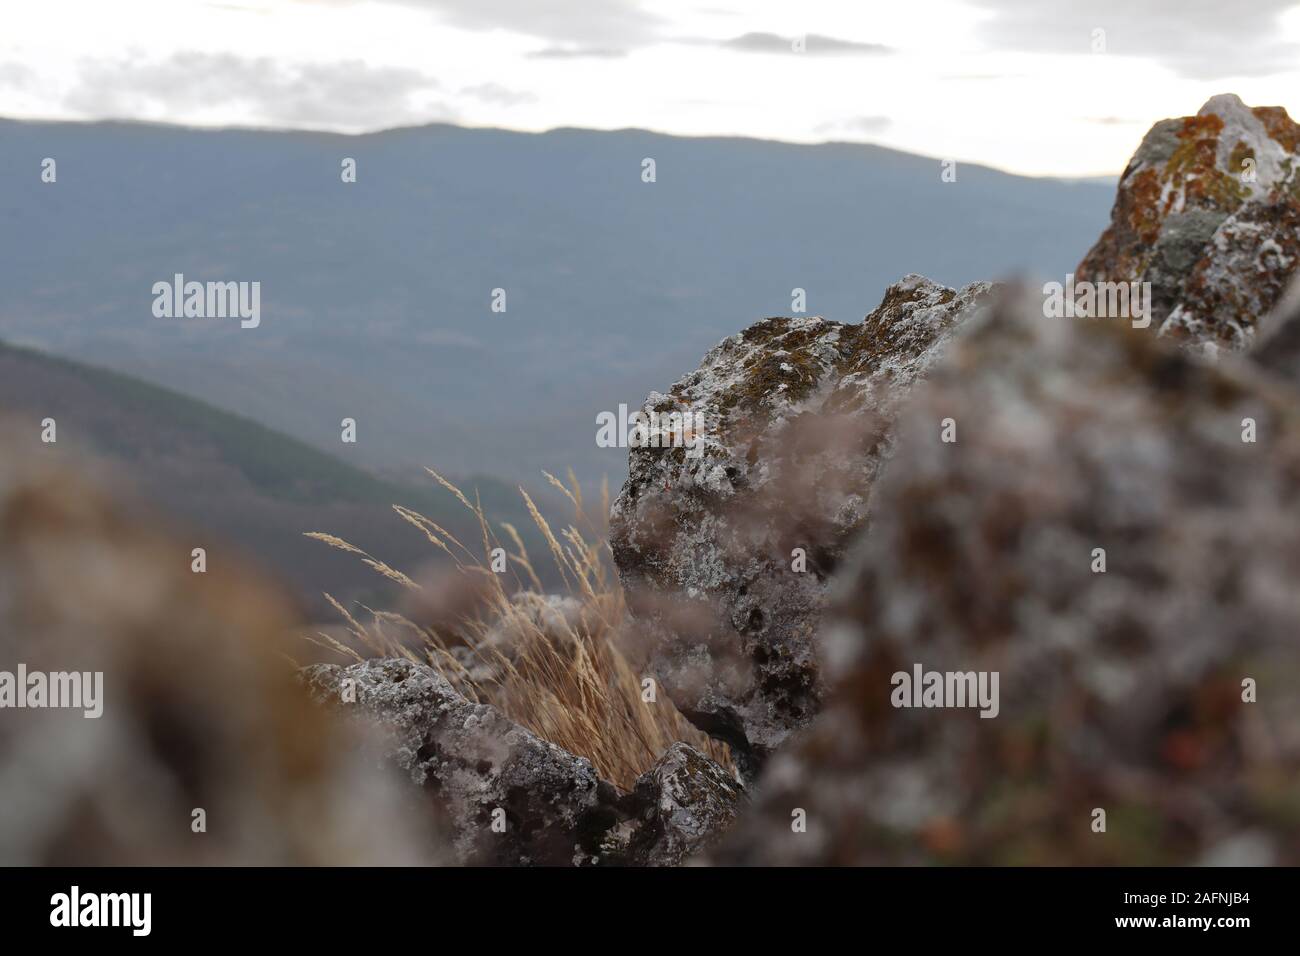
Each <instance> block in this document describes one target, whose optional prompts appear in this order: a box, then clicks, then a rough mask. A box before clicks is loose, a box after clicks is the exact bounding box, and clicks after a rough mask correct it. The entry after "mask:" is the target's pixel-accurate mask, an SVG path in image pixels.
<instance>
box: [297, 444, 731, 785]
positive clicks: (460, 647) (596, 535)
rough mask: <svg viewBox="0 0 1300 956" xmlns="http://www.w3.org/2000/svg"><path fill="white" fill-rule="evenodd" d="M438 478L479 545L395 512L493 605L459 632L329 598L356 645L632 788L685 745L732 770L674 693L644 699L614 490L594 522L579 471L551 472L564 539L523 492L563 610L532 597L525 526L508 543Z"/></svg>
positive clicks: (337, 645)
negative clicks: (498, 554)
mask: <svg viewBox="0 0 1300 956" xmlns="http://www.w3.org/2000/svg"><path fill="white" fill-rule="evenodd" d="M429 474H430V475H431V476H432V477H433V478H434V479H435V480H436V481H437V482H438V483H439V484H441V485H442V486H443V487H444V488H446V489H447V490H448V491H449V492H450V493H451V494H453V495H454V496H455V497H456V499H457V500H458V501H460V503H461V504H462V505H463V506H464V507H466V508H467V509H469V511H470V512H471V513H472V514H473V515H474V516H475V518H476V520H477V524H478V527H479V530H480V534H481V540H480V541H477V542H475V548H474V549H471V548H470V547H467V546H466V545H465V544H463V543H462V542H460V541H459V540H458V539H457V538H456V536H455V535H453V534H452V533H451V532H449V531H447V529H445V528H442V527H440V526H439V525H438V524H436V523H435V522H434V521H432V520H430V519H429V518H426V517H425V516H423V515H421V514H418V513H416V512H414V511H411V510H410V509H408V508H403V507H401V506H400V505H395V506H394V510H395V511H396V512H397V514H398V515H399V516H400V517H401V518H402V519H403V520H405V521H406V522H408V523H409V524H411V525H413V526H414V527H416V528H418V529H419V530H420V531H421V532H422V533H424V534H425V535H426V536H427V537H428V539H429V541H430V542H431V543H432V544H433V545H434V546H435V547H437V548H438V549H439V550H441V551H443V552H444V553H445V554H446V555H447V556H449V557H450V558H451V560H452V562H453V563H454V566H455V573H456V574H459V575H462V576H464V584H465V587H466V588H467V589H470V590H477V591H479V592H481V594H482V598H483V600H482V602H481V603H480V605H479V607H478V610H477V611H476V612H475V613H473V614H472V615H468V616H464V617H462V618H460V619H459V621H458V622H457V623H456V624H455V626H454V627H450V628H449V627H448V626H447V625H446V624H445V623H444V624H442V625H440V626H434V625H420V624H416V623H415V622H413V621H411V620H410V619H409V618H408V617H406V616H404V615H402V614H398V613H395V612H392V611H376V610H372V609H370V608H365V611H366V613H367V615H368V616H369V622H368V623H362V622H361V621H359V620H357V617H356V616H355V615H353V614H352V613H350V612H349V611H348V610H347V609H346V608H344V607H343V606H342V605H341V604H340V603H339V602H338V601H336V600H335V599H334V598H333V597H331V596H330V595H328V594H327V595H326V597H327V598H328V599H329V601H330V602H331V604H333V605H334V607H335V608H336V609H337V610H338V612H339V614H340V615H341V616H342V618H343V620H344V621H345V623H346V626H347V630H348V632H349V633H350V634H351V635H352V637H353V638H354V640H355V641H356V643H357V646H358V647H360V648H362V649H363V650H367V651H369V652H370V653H371V654H375V655H380V656H390V657H391V656H400V657H406V658H409V659H411V660H415V661H418V662H420V663H426V664H429V665H431V666H433V667H435V668H437V669H438V671H439V672H441V673H442V674H443V676H444V677H446V678H447V679H448V680H449V681H450V682H451V683H452V685H453V686H455V687H456V688H457V689H458V690H460V692H461V693H463V694H464V695H465V696H466V697H468V698H470V699H471V700H475V701H478V702H480V703H486V704H491V705H492V706H494V707H496V708H497V709H498V710H500V711H501V712H502V713H504V714H505V715H507V716H508V717H510V718H511V719H512V720H514V721H515V722H517V723H519V724H521V725H523V726H524V727H527V728H528V729H529V730H531V731H532V732H533V733H535V734H537V735H538V736H540V737H542V738H544V739H546V740H549V741H551V742H552V743H555V744H558V745H559V746H561V747H563V748H565V749H566V750H568V751H570V752H571V753H574V754H578V755H579V756H582V757H586V758H587V759H588V760H590V761H591V762H592V764H593V765H594V766H595V767H596V770H597V772H599V774H600V775H601V776H602V777H603V778H604V779H606V780H609V781H610V782H612V783H614V784H616V785H618V786H619V787H622V788H624V789H630V788H631V786H632V784H633V783H634V782H635V780H636V778H637V776H638V775H639V774H641V773H643V772H644V771H646V770H648V769H649V768H650V767H651V766H652V765H653V764H654V763H655V761H656V760H658V759H659V757H660V756H661V755H662V754H663V752H664V751H665V750H666V749H667V748H668V747H669V746H670V745H671V744H673V743H674V742H676V741H679V740H680V741H685V742H686V743H689V744H691V745H692V746H693V747H696V748H697V749H699V750H701V751H702V752H704V753H707V754H709V755H710V756H711V757H712V758H713V759H714V760H717V761H718V762H719V763H720V764H722V765H723V766H724V767H727V768H728V769H729V770H732V771H733V772H734V766H733V764H732V762H731V755H730V753H729V752H728V750H727V748H726V747H725V746H724V745H722V744H720V743H716V742H714V741H712V740H710V739H709V738H708V737H706V736H705V735H704V734H702V733H701V732H700V731H699V730H697V729H695V728H694V727H693V726H692V725H691V724H690V723H689V722H688V721H687V720H686V719H685V718H684V717H682V715H681V714H680V713H678V712H677V710H676V709H675V708H674V707H673V705H672V702H671V701H669V700H668V699H667V698H666V697H664V696H663V695H662V694H659V695H657V697H658V699H657V700H656V701H654V702H650V703H647V702H643V701H642V687H641V681H642V678H643V674H642V673H641V671H640V670H639V668H638V666H637V665H636V663H635V662H634V659H633V655H631V654H630V653H629V651H630V647H629V642H628V641H627V640H626V639H625V633H624V629H625V627H626V621H627V609H626V606H625V604H624V600H623V590H622V588H621V587H620V585H619V582H618V575H617V574H615V573H614V572H613V569H612V566H611V564H610V559H611V556H610V554H609V545H608V537H607V529H606V527H605V516H607V515H608V514H609V487H608V485H607V484H604V485H602V487H601V501H600V509H599V511H598V512H597V514H598V517H597V518H595V519H593V518H592V516H591V515H590V514H589V513H588V512H587V509H586V508H585V506H584V502H583V497H582V489H581V487H580V486H579V484H578V482H577V480H576V479H575V478H574V476H573V473H572V472H570V473H569V475H568V478H569V484H568V485H567V486H566V485H565V484H564V483H563V482H561V481H560V480H559V479H557V478H556V477H554V476H553V475H550V474H547V475H546V478H547V481H549V482H550V483H551V484H552V485H553V486H555V487H556V488H557V489H559V491H561V492H562V493H563V494H564V496H565V497H566V498H567V499H568V500H569V502H570V503H571V504H572V505H573V510H574V521H573V523H572V524H570V525H569V526H568V527H567V528H564V529H563V530H562V531H561V532H560V534H559V535H558V536H557V535H556V534H555V532H554V530H553V529H552V528H551V525H550V523H549V522H547V520H546V519H545V517H543V515H542V514H541V512H540V511H539V510H538V509H537V506H536V505H535V504H534V503H533V500H532V498H531V497H529V495H528V493H527V492H526V491H524V490H523V489H522V488H520V489H519V492H520V494H521V495H523V499H524V503H525V505H526V506H527V508H528V513H529V515H530V516H531V517H532V519H533V522H534V523H535V524H536V525H537V528H538V530H539V531H540V532H541V535H542V538H543V540H544V541H545V542H546V545H547V549H548V551H549V553H550V558H551V560H552V561H553V562H554V564H555V566H556V568H557V569H558V571H559V574H560V576H561V578H562V579H563V581H564V585H565V589H566V591H567V596H568V598H569V600H567V601H565V602H563V611H560V610H556V609H555V608H554V607H553V606H550V605H547V604H546V603H545V601H544V600H542V599H540V598H536V597H533V596H532V595H529V594H528V593H526V592H533V595H541V594H543V593H544V589H543V587H542V583H541V581H540V579H539V577H538V575H537V573H536V570H535V567H534V565H533V563H532V560H531V558H530V557H529V555H528V551H527V549H526V548H525V546H524V542H523V539H522V537H521V536H520V535H519V533H518V531H517V530H516V529H515V528H513V527H511V526H510V525H509V524H505V523H503V524H502V525H501V528H502V531H503V532H504V534H505V537H506V539H508V543H509V547H508V546H507V545H506V544H503V543H502V541H501V540H500V539H499V538H498V536H497V534H496V533H495V531H493V529H492V527H491V525H490V524H489V522H488V519H487V516H486V515H485V514H484V513H483V508H482V506H481V505H480V504H479V503H478V502H477V501H474V502H471V501H470V500H469V498H467V497H466V496H465V494H464V493H462V492H461V490H460V489H459V488H457V487H456V486H455V485H453V484H452V483H451V482H449V481H447V480H446V479H445V478H443V477H442V476H441V475H439V474H438V473H437V472H435V471H433V470H432V469H429ZM581 529H586V533H585V534H584V532H583V530H581ZM307 536H308V537H310V538H314V539H316V540H318V541H322V542H323V543H325V544H327V545H329V546H330V547H333V548H337V549H339V550H342V551H346V552H349V553H351V554H356V555H358V556H359V557H360V558H361V559H362V560H363V561H364V562H365V563H366V564H367V565H369V566H370V567H371V568H373V569H374V570H375V571H377V572H378V573H379V574H381V575H383V576H384V577H385V578H387V579H389V580H391V581H394V582H396V583H398V584H400V585H402V587H404V588H406V589H408V590H409V591H414V592H420V591H422V590H423V589H422V586H421V585H420V584H417V583H416V582H415V581H414V580H412V579H411V578H410V577H408V576H407V575H405V574H403V573H402V572H400V571H398V570H396V569H394V568H391V567H389V566H388V565H387V564H385V563H384V562H382V561H379V560H378V559H376V558H374V557H372V556H371V555H369V554H367V553H366V552H364V551H362V550H361V549H360V548H357V547H355V546H353V545H351V544H349V543H348V542H346V541H344V540H342V539H341V538H337V537H335V536H333V535H329V534H323V533H318V532H312V533H310V534H308V535H307ZM495 548H503V549H504V550H505V551H506V554H507V555H508V558H509V564H508V567H509V568H510V569H511V571H510V572H509V573H505V574H500V573H493V572H492V571H491V570H490V565H491V554H492V551H493V549H495ZM512 548H513V550H511V549H512ZM317 637H318V638H319V639H318V640H315V643H317V644H318V645H320V646H321V647H325V648H327V649H329V650H330V651H333V652H335V653H339V654H342V655H344V656H345V657H349V658H352V659H355V660H360V659H361V657H362V655H361V654H360V653H358V650H357V648H355V647H349V646H347V645H345V644H343V643H341V642H340V641H338V640H336V639H335V638H333V637H331V636H329V635H327V634H323V633H322V634H319V635H317Z"/></svg>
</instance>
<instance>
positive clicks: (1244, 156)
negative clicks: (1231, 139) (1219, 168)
mask: <svg viewBox="0 0 1300 956" xmlns="http://www.w3.org/2000/svg"><path fill="white" fill-rule="evenodd" d="M1254 158H1255V151H1254V150H1253V149H1251V147H1250V145H1249V144H1248V143H1247V142H1246V141H1245V140H1241V139H1239V140H1237V145H1236V146H1234V147H1232V155H1231V156H1229V157H1228V170H1229V171H1230V172H1241V171H1242V170H1244V169H1245V168H1246V160H1248V159H1252V160H1253V159H1254Z"/></svg>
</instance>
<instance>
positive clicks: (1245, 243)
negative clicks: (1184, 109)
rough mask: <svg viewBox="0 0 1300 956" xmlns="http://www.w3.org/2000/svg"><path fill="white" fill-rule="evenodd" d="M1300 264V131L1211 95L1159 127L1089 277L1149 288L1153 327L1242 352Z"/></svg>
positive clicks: (1273, 110)
mask: <svg viewBox="0 0 1300 956" xmlns="http://www.w3.org/2000/svg"><path fill="white" fill-rule="evenodd" d="M1298 263H1300V125H1297V124H1296V123H1295V122H1293V121H1292V120H1291V118H1290V117H1289V116H1288V115H1287V113H1286V110H1284V109H1282V108H1281V107H1256V108H1254V109H1251V108H1249V107H1247V106H1246V105H1245V104H1243V103H1242V102H1241V100H1240V99H1238V98H1237V97H1236V96H1232V95H1223V96H1216V97H1214V98H1212V99H1211V100H1210V101H1209V102H1207V103H1206V104H1205V106H1203V107H1202V108H1201V110H1200V112H1198V113H1197V114H1196V115H1195V116H1188V117H1185V118H1183V119H1170V120H1163V121H1162V122H1160V123H1157V124H1156V125H1155V126H1154V127H1152V129H1151V131H1150V132H1149V133H1147V135H1146V138H1145V139H1143V141H1142V145H1141V146H1139V147H1138V150H1137V152H1136V153H1135V154H1134V156H1133V159H1132V160H1131V161H1130V162H1129V165H1128V168H1127V169H1125V171H1124V174H1123V176H1122V177H1121V179H1120V183H1119V192H1118V195H1117V197H1116V200H1115V206H1114V209H1113V210H1112V212H1111V223H1110V226H1109V227H1108V228H1107V229H1106V231H1105V232H1104V233H1103V234H1102V236H1101V238H1100V239H1099V240H1098V241H1097V244H1096V245H1095V246H1093V248H1092V250H1091V251H1090V252H1089V253H1088V254H1087V256H1086V257H1085V258H1084V260H1083V262H1081V263H1080V264H1079V267H1078V269H1077V271H1076V275H1077V278H1078V279H1079V280H1087V281H1089V282H1094V283H1100V282H1135V281H1145V282H1150V283H1151V286H1152V290H1151V291H1152V314H1153V327H1155V328H1158V329H1159V331H1160V333H1161V334H1163V335H1168V336H1172V337H1174V338H1176V339H1178V340H1180V341H1182V342H1184V343H1187V344H1189V345H1194V346H1209V347H1211V348H1227V349H1232V350H1241V349H1244V348H1246V347H1248V346H1249V345H1250V343H1251V341H1252V340H1253V337H1254V334H1255V324H1256V321H1257V320H1258V319H1259V318H1260V317H1261V316H1263V315H1266V314H1267V313H1268V312H1269V310H1270V309H1272V308H1273V307H1274V305H1275V304H1276V303H1277V301H1278V298H1279V297H1280V295H1281V293H1282V291H1283V289H1284V288H1285V287H1286V284H1287V282H1288V279H1289V277H1290V276H1291V275H1292V274H1294V273H1295V271H1296V266H1297V264H1298Z"/></svg>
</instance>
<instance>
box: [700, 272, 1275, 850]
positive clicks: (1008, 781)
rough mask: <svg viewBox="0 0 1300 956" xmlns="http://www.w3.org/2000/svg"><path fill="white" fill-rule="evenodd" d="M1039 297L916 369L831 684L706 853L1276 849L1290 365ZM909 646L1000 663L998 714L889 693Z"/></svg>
mask: <svg viewBox="0 0 1300 956" xmlns="http://www.w3.org/2000/svg"><path fill="white" fill-rule="evenodd" d="M1040 306H1041V300H1040V299H1038V298H1037V297H1034V296H1030V297H1028V298H1026V299H1024V300H1013V301H1010V302H1008V303H1007V304H1005V305H1003V306H1002V307H1000V308H999V309H998V311H997V313H996V315H995V316H994V317H993V318H992V319H991V320H989V321H987V322H983V323H980V324H979V325H978V327H975V328H972V329H970V331H969V334H968V335H966V336H963V337H961V338H959V339H958V340H957V341H956V342H954V343H953V344H952V345H951V346H950V348H949V351H948V355H947V358H946V359H945V361H944V362H943V364H942V365H941V366H940V367H938V368H936V369H935V370H934V371H933V372H932V374H931V375H930V377H929V380H928V382H927V384H926V385H925V386H923V387H922V388H920V389H919V390H918V391H917V392H916V393H914V396H913V402H912V403H911V405H910V406H909V408H908V409H907V410H906V412H905V413H904V414H903V415H902V416H901V417H900V419H899V423H898V436H899V437H898V448H897V453H896V454H895V456H894V457H893V459H892V461H891V462H890V464H889V465H888V467H887V468H886V471H885V474H884V475H883V477H882V478H881V480H880V481H879V482H878V483H877V484H876V487H875V491H874V497H873V500H872V507H871V510H872V525H871V529H870V532H869V533H868V535H866V536H865V538H864V539H863V540H862V541H861V544H860V545H859V546H858V547H857V549H856V553H855V554H854V556H853V557H852V559H851V561H850V562H849V567H848V568H847V570H846V571H845V575H844V579H843V580H842V581H841V582H839V585H838V587H837V592H836V593H837V597H836V602H835V609H834V612H833V615H832V619H831V620H830V622H829V623H828V627H827V630H826V632H825V635H824V641H825V645H824V648H823V649H824V653H825V657H826V660H827V669H828V672H829V678H830V680H831V683H832V686H833V691H832V696H831V700H830V702H829V703H828V706H827V709H826V711H825V712H824V713H823V715H822V716H821V717H820V718H819V720H818V721H817V723H816V724H815V725H814V726H813V727H812V728H810V729H809V731H808V732H807V733H806V735H804V736H803V737H802V738H801V739H799V740H798V741H797V742H796V743H795V744H794V746H792V747H791V748H789V749H788V750H787V751H786V752H783V753H782V754H780V755H778V756H777V757H775V758H773V759H772V761H770V763H769V765H768V767H767V770H766V772H765V773H764V775H763V776H762V778H761V779H760V781H759V783H758V785H757V788H756V792H755V797H754V799H755V805H754V806H753V808H752V810H751V811H750V812H749V813H748V814H747V815H745V816H744V817H743V818H742V819H741V820H740V821H739V822H738V824H737V826H736V827H735V828H733V830H732V831H731V833H730V834H729V836H728V838H727V839H726V840H725V842H724V845H723V846H722V847H721V848H720V849H719V850H718V851H717V852H716V854H714V855H713V859H714V860H715V861H718V862H725V863H765V864H769V863H775V864H895V863H923V862H930V863H937V862H950V863H976V864H1023V863H1029V864H1057V865H1061V864H1089V863H1117V864H1186V863H1196V862H1236V863H1284V864H1291V865H1294V864H1296V863H1298V862H1300V788H1297V787H1296V781H1297V779H1300V631H1298V630H1297V624H1298V623H1300V589H1297V588H1296V581H1297V579H1300V520H1298V519H1297V515H1298V514H1300V392H1297V391H1296V390H1295V389H1294V388H1292V387H1289V386H1288V385H1286V384H1284V383H1282V382H1279V381H1277V380H1275V379H1272V378H1270V377H1269V376H1267V375H1265V374H1263V373H1261V372H1259V371H1257V370H1256V369H1255V368H1254V367H1252V366H1251V365H1249V364H1247V363H1246V362H1244V361H1240V360H1229V359H1227V358H1225V359H1224V360H1223V361H1221V362H1219V363H1217V364H1215V365H1207V364H1201V363H1199V362H1198V361H1196V360H1195V359H1194V358H1192V357H1190V356H1188V355H1187V354H1186V353H1183V352H1180V351H1178V350H1176V349H1174V348H1172V347H1169V346H1166V345H1165V344H1164V343H1162V342H1160V341H1159V340H1157V339H1155V338H1153V337H1152V336H1150V335H1149V334H1144V333H1141V332H1135V331H1133V330H1131V329H1129V328H1127V327H1125V326H1123V325H1120V324H1104V323H1100V322H1092V321H1086V320H1068V319H1063V320H1045V319H1044V318H1043V317H1042V313H1041V308H1040ZM950 416H951V417H953V418H955V419H956V422H957V435H956V437H957V440H956V441H955V442H953V443H945V442H943V441H941V440H940V422H941V420H942V419H944V418H946V417H950ZM1252 428H1253V433H1252ZM1252 437H1253V439H1254V440H1253V441H1252V440H1249V439H1251V438H1252ZM1244 439H1245V440H1244ZM1102 568H1104V570H1102ZM917 664H920V665H922V666H923V667H924V669H925V670H933V671H941V672H960V673H966V672H987V673H993V672H996V673H997V674H999V698H1000V699H999V708H998V713H997V716H996V717H994V718H992V719H982V718H981V717H980V716H979V714H978V713H977V711H976V710H975V709H972V708H951V707H950V708H902V707H896V706H894V701H893V699H892V695H893V693H894V691H895V685H894V683H893V675H894V674H895V673H897V672H900V671H901V672H906V673H909V674H910V673H911V672H912V671H913V668H914V666H915V665H917ZM1252 693H1253V694H1254V695H1257V700H1256V701H1255V702H1248V701H1247V700H1246V699H1244V698H1248V697H1250V696H1251V695H1252ZM1097 809H1101V810H1104V811H1105V824H1106V828H1105V832H1095V830H1094V827H1095V823H1096V820H1097V817H1096V816H1095V814H1094V811H1095V810H1097ZM801 812H802V814H803V815H806V831H805V832H794V831H793V830H792V821H793V820H795V819H797V818H798V817H799V816H800V814H801Z"/></svg>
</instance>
